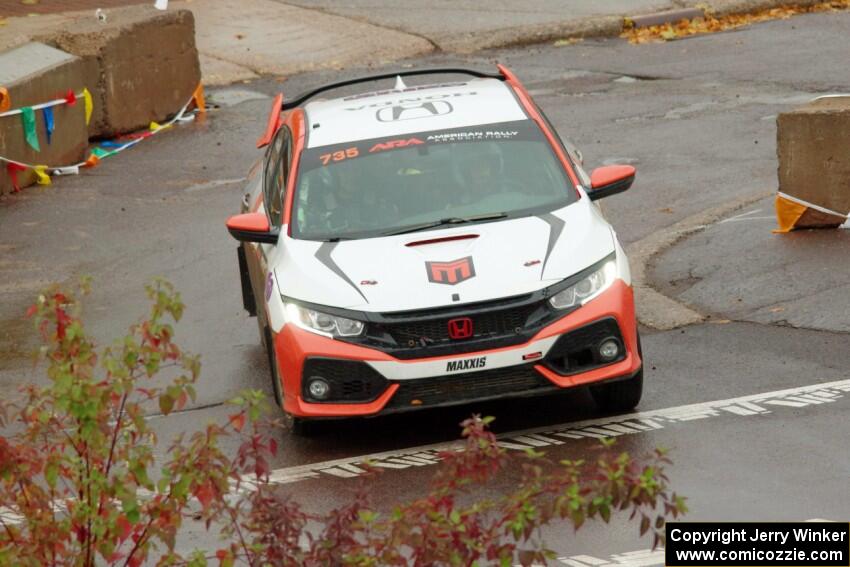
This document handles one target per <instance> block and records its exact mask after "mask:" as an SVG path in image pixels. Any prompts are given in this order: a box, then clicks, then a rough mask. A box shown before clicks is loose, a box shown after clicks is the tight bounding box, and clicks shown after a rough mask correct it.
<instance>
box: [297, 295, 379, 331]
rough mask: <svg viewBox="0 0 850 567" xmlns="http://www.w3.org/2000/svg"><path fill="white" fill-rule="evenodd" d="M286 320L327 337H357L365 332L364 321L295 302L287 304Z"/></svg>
mask: <svg viewBox="0 0 850 567" xmlns="http://www.w3.org/2000/svg"><path fill="white" fill-rule="evenodd" d="M286 320H287V321H288V322H291V323H294V324H295V325H297V326H299V327H301V328H302V329H305V330H307V331H312V332H314V333H318V334H320V335H325V336H326V337H356V336H358V335H360V334H362V333H363V328H364V326H365V325H363V322H362V321H355V320H354V319H348V318H346V317H338V316H336V315H328V314H327V313H322V312H321V311H316V310H315V309H309V308H307V307H303V306H301V305H298V304H295V303H287V304H286Z"/></svg>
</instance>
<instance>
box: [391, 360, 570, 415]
mask: <svg viewBox="0 0 850 567" xmlns="http://www.w3.org/2000/svg"><path fill="white" fill-rule="evenodd" d="M398 384H399V388H398V390H397V391H396V393H395V395H394V396H393V397H392V399H391V400H390V401H389V403H388V404H387V406H386V408H385V409H386V410H393V409H395V410H399V409H413V408H417V407H427V406H435V405H446V404H452V403H463V402H468V401H472V400H481V399H487V398H495V397H499V396H504V395H508V394H530V393H544V392H546V391H548V390H555V389H556V387H555V386H554V385H553V384H552V383H551V382H549V381H548V380H547V379H546V378H544V377H543V376H541V375H540V373H539V372H537V371H536V370H534V368H533V367H532V366H531V365H523V366H509V367H507V368H495V369H493V370H482V371H481V372H468V373H464V374H453V375H449V376H435V377H433V378H420V379H417V380H405V381H399V382H398Z"/></svg>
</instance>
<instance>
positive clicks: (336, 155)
mask: <svg viewBox="0 0 850 567" xmlns="http://www.w3.org/2000/svg"><path fill="white" fill-rule="evenodd" d="M359 155H360V150H358V149H357V148H348V149H346V150H339V151H338V152H333V153H330V154H322V155H320V156H319V159H320V160H322V165H328V164H329V163H330V162H332V161H344V160H347V159H349V158H356V157H357V156H359Z"/></svg>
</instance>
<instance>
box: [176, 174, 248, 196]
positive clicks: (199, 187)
mask: <svg viewBox="0 0 850 567" xmlns="http://www.w3.org/2000/svg"><path fill="white" fill-rule="evenodd" d="M245 179H246V178H245V177H237V178H234V179H213V180H212V181H204V182H203V183H195V184H194V185H189V186H188V187H186V188H185V189H183V191H185V192H186V193H194V192H196V191H204V190H206V189H215V188H216V187H221V186H222V185H232V184H234V183H243V182H244V181H245Z"/></svg>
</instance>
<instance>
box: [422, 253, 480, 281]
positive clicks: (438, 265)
mask: <svg viewBox="0 0 850 567" xmlns="http://www.w3.org/2000/svg"><path fill="white" fill-rule="evenodd" d="M425 269H426V270H427V272H428V281H429V282H431V283H439V284H446V285H456V284H459V283H460V282H464V281H466V280H468V279H471V278H474V277H475V265H474V264H473V263H472V256H467V257H466V258H461V259H459V260H452V261H451V262H425Z"/></svg>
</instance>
